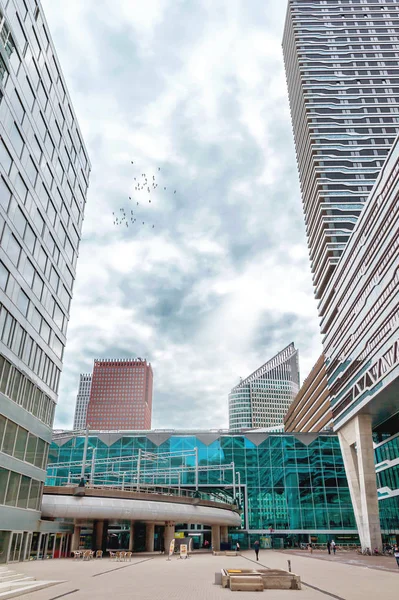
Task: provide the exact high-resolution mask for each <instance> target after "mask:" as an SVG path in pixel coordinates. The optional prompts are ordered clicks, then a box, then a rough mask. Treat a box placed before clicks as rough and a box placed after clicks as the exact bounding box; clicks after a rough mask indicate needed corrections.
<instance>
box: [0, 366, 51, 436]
mask: <svg viewBox="0 0 399 600" xmlns="http://www.w3.org/2000/svg"><path fill="white" fill-rule="evenodd" d="M0 392H2V393H3V394H4V395H5V396H7V397H8V398H11V400H13V401H14V402H16V403H17V404H19V405H21V406H22V407H23V408H24V409H25V410H27V411H28V412H30V413H31V414H32V415H34V416H35V417H37V418H38V419H39V420H40V421H42V422H43V423H45V424H46V425H49V426H50V427H51V426H52V424H53V419H54V412H55V403H54V402H53V400H52V399H51V398H49V397H48V396H47V395H46V394H45V393H44V392H42V391H41V390H40V389H39V388H38V387H37V386H36V385H35V384H34V383H32V382H31V381H30V379H28V377H27V376H26V375H24V374H23V373H22V372H21V371H19V370H18V369H17V368H16V367H14V366H13V365H12V364H11V363H10V362H9V361H8V360H7V359H6V358H5V357H4V356H2V355H1V354H0Z"/></svg>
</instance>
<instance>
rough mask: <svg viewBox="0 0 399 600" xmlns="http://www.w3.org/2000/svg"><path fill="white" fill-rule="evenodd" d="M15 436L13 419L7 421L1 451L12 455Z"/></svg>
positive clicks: (15, 429)
mask: <svg viewBox="0 0 399 600" xmlns="http://www.w3.org/2000/svg"><path fill="white" fill-rule="evenodd" d="M16 436H17V425H16V423H14V422H13V421H7V425H6V430H5V433H4V438H3V446H2V451H3V452H5V454H10V455H11V456H12V454H13V452H14V445H15V438H16Z"/></svg>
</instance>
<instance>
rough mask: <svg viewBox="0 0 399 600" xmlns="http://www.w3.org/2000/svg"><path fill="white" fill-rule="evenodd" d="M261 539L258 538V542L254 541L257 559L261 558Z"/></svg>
mask: <svg viewBox="0 0 399 600" xmlns="http://www.w3.org/2000/svg"><path fill="white" fill-rule="evenodd" d="M259 547H260V544H259V540H256V542H255V543H254V550H255V554H256V560H259Z"/></svg>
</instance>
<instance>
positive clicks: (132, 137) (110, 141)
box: [42, 0, 321, 429]
mask: <svg viewBox="0 0 399 600" xmlns="http://www.w3.org/2000/svg"><path fill="white" fill-rule="evenodd" d="M42 4H43V8H44V11H45V14H46V17H47V20H48V23H49V27H50V31H51V32H52V36H53V40H54V43H55V47H56V50H57V54H58V58H59V60H60V63H61V66H62V69H63V73H64V75H65V78H66V82H67V85H68V89H69V92H70V95H71V98H72V101H73V105H74V108H75V112H76V114H77V117H78V120H79V124H80V127H81V130H82V133H83V137H84V140H85V142H86V146H87V148H88V153H89V156H90V160H91V164H92V172H91V177H90V187H89V193H88V200H87V205H86V212H85V220H84V225H83V238H82V242H81V245H80V250H79V260H78V267H77V277H76V282H75V286H74V296H73V301H72V310H71V318H70V322H69V328H68V341H67V346H66V351H65V355H64V369H63V374H62V378H61V385H60V392H59V404H58V407H57V411H56V422H55V426H56V427H57V428H61V427H62V428H67V427H71V426H72V421H73V413H74V407H75V401H76V393H77V388H78V380H79V373H85V372H90V371H91V370H92V366H93V360H94V359H95V358H131V357H138V356H140V357H142V358H147V360H149V361H150V362H151V364H152V367H153V371H154V396H153V428H174V429H183V428H186V429H193V428H201V429H206V428H217V429H218V428H224V427H227V425H228V401H227V398H228V393H229V391H230V389H231V388H232V387H234V386H235V385H236V384H237V383H238V382H239V378H240V377H246V376H247V375H249V374H250V373H251V372H252V371H254V370H255V369H257V368H258V367H259V366H261V365H262V364H263V363H264V362H266V361H267V360H269V359H270V358H272V357H273V356H274V355H275V354H276V353H277V352H279V351H280V350H281V349H282V348H284V347H285V346H286V345H288V344H289V343H291V342H294V343H295V345H296V347H297V348H298V349H299V356H300V370H301V381H303V379H304V378H305V377H306V376H307V375H308V373H309V371H310V369H311V367H312V366H313V364H314V362H315V361H316V359H317V358H318V356H319V354H320V353H321V337H320V334H319V330H318V317H317V309H316V302H315V300H314V299H313V293H312V280H311V272H310V266H309V259H308V249H307V245H306V237H305V227H304V221H303V213H302V204H301V198H300V191H299V183H298V174H297V168H296V161H295V150H294V143H293V135H292V128H291V120H290V114H289V105H288V97H287V89H286V82H285V74H284V64H283V57H282V50H281V39H282V33H283V26H284V17H285V9H286V3H285V2H276V1H275V0H218V1H216V2H215V0H146V2H142V0H112V1H111V0H101V1H98V0H96V1H94V0H84V2H82V0H69V2H68V9H67V10H66V8H65V1H64V0H42ZM131 161H133V163H134V164H131ZM142 173H146V176H147V180H148V181H149V183H152V182H154V185H156V184H157V185H158V187H156V188H155V189H154V188H153V187H152V186H150V193H148V191H147V189H146V188H145V189H144V190H141V189H140V190H135V189H134V188H135V184H136V187H137V181H138V180H139V179H140V178H141V176H142ZM135 177H136V181H135V180H134V178H135ZM154 178H155V179H154ZM164 188H166V190H165V189H164ZM175 190H176V193H174V192H175ZM129 196H130V197H131V200H129ZM149 199H151V202H149ZM137 202H139V205H137ZM121 208H123V209H124V210H125V213H126V214H127V215H128V217H130V215H131V212H130V211H131V210H133V218H136V219H137V220H136V221H135V222H134V223H131V221H129V223H130V226H129V227H126V226H125V224H123V225H122V226H119V225H114V218H115V217H114V216H113V213H115V214H118V213H121V211H120V209H121ZM143 222H144V225H143V224H142V223H143ZM153 225H154V227H152V226H153Z"/></svg>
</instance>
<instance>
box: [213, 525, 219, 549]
mask: <svg viewBox="0 0 399 600" xmlns="http://www.w3.org/2000/svg"><path fill="white" fill-rule="evenodd" d="M212 550H213V551H214V552H220V525H212Z"/></svg>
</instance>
